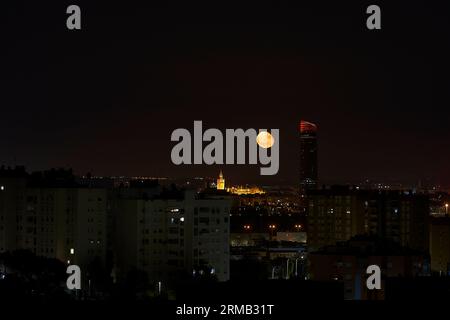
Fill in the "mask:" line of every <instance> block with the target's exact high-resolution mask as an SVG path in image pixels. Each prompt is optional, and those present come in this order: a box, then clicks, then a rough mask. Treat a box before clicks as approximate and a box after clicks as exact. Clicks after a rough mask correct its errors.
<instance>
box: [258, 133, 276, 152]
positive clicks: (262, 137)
mask: <svg viewBox="0 0 450 320" xmlns="http://www.w3.org/2000/svg"><path fill="white" fill-rule="evenodd" d="M274 142H275V139H274V138H273V136H272V135H271V134H270V133H269V132H267V131H261V132H260V133H259V134H258V136H257V137H256V143H257V144H258V145H259V146H260V147H261V148H264V149H267V148H270V147H271V146H273V144H274Z"/></svg>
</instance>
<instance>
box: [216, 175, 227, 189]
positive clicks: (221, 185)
mask: <svg viewBox="0 0 450 320" xmlns="http://www.w3.org/2000/svg"><path fill="white" fill-rule="evenodd" d="M217 190H225V179H224V178H223V174H222V170H221V171H220V173H219V179H217Z"/></svg>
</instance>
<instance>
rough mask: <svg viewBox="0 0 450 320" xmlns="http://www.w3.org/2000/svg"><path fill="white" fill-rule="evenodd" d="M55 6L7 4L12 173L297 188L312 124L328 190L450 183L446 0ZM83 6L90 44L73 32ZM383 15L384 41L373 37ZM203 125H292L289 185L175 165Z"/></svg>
mask: <svg viewBox="0 0 450 320" xmlns="http://www.w3.org/2000/svg"><path fill="white" fill-rule="evenodd" d="M52 2H54V1H29V2H23V1H14V3H13V2H8V4H6V3H5V4H3V3H2V4H1V16H0V17H1V18H0V19H1V21H0V24H1V25H0V28H1V29H0V34H2V36H1V38H0V41H1V46H0V49H1V50H0V74H1V77H0V78H1V89H0V92H1V95H0V105H1V117H0V162H1V163H4V164H6V165H12V164H14V163H17V164H23V165H26V166H27V168H29V169H30V170H41V169H47V168H50V167H61V166H62V167H72V168H73V169H74V170H75V172H76V173H78V174H84V173H86V172H88V171H90V172H92V173H93V174H96V175H155V176H173V177H178V176H195V175H201V176H207V175H210V176H215V175H216V174H217V172H218V171H219V169H223V170H224V173H225V176H226V178H227V179H228V181H230V182H231V183H233V182H234V183H244V182H264V183H266V182H267V183H270V182H274V183H278V182H295V181H296V179H297V177H298V161H299V160H298V159H299V155H298V151H299V148H298V143H299V138H298V131H297V126H298V122H299V121H300V119H306V120H308V121H312V122H314V123H316V124H317V125H318V127H319V139H320V140H319V159H320V160H319V176H320V179H321V180H322V181H324V182H348V181H359V180H362V179H365V178H370V179H375V180H388V181H392V180H396V181H403V182H416V181H418V180H419V179H424V180H429V181H431V182H434V183H440V184H442V185H445V186H450V170H449V159H450V146H449V145H450V144H449V141H450V128H449V120H450V111H449V106H450V105H449V98H450V76H449V74H450V73H449V71H450V68H449V61H448V60H449V59H450V58H449V57H450V37H449V36H450V7H445V8H444V7H443V5H442V4H441V3H439V2H438V1H434V2H435V3H434V4H432V2H430V1H396V4H395V5H393V4H385V3H382V2H379V1H371V2H364V1H361V2H356V1H339V3H335V2H337V1H334V2H331V1H330V3H327V2H316V1H305V3H304V4H301V2H300V1H298V2H295V3H296V5H295V6H292V4H291V5H288V4H287V2H277V5H275V4H273V5H270V4H269V2H257V4H256V2H255V4H253V5H252V6H251V7H248V8H243V7H242V6H238V5H235V4H233V3H232V2H220V5H219V2H217V4H216V5H215V6H214V7H212V6H211V5H201V6H200V5H197V6H195V7H193V6H192V7H191V6H189V5H188V4H187V2H186V3H185V4H184V5H183V6H178V5H175V4H171V5H167V6H164V7H162V6H161V7H150V6H147V7H145V6H143V5H138V4H133V5H131V4H129V3H128V2H125V1H122V3H120V4H119V3H117V4H116V3H114V4H113V3H111V2H106V1H105V2H102V3H98V2H96V3H95V4H94V3H93V2H94V1H86V2H83V1H70V2H66V1H58V3H57V4H55V3H52ZM313 2H314V3H315V4H314V5H313V4H311V3H313ZM127 3H128V4H127ZM331 3H332V4H331ZM69 4H78V5H80V6H81V10H82V30H81V31H69V30H67V29H66V18H67V14H66V13H65V11H66V7H67V6H68V5H69ZM369 4H379V5H380V6H381V10H382V30H377V31H369V30H367V29H366V24H365V22H366V18H367V14H366V13H365V9H366V7H367V5H369ZM194 120H203V124H204V127H205V128H210V127H214V128H220V129H225V128H279V129H280V131H281V145H280V149H281V151H280V152H281V153H280V171H279V173H278V175H277V176H273V177H264V178H262V177H260V176H259V165H253V166H226V167H221V166H206V165H204V166H195V167H194V166H181V167H177V166H175V165H173V164H172V163H171V161H170V151H171V148H172V146H173V145H174V143H171V142H170V134H171V132H172V131H173V130H174V129H176V128H180V127H183V128H187V129H190V130H191V131H192V130H193V129H192V128H193V121H194Z"/></svg>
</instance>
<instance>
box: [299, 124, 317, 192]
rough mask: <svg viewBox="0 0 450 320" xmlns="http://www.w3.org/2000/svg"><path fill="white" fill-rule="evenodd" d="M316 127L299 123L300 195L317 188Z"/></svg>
mask: <svg viewBox="0 0 450 320" xmlns="http://www.w3.org/2000/svg"><path fill="white" fill-rule="evenodd" d="M317 179H318V174H317V126H316V125H315V124H314V123H311V122H307V121H303V120H302V121H300V195H301V196H304V195H305V192H306V191H307V190H310V189H316V187H317Z"/></svg>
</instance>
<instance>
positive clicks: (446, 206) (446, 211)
mask: <svg viewBox="0 0 450 320" xmlns="http://www.w3.org/2000/svg"><path fill="white" fill-rule="evenodd" d="M445 214H448V203H446V204H445Z"/></svg>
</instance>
